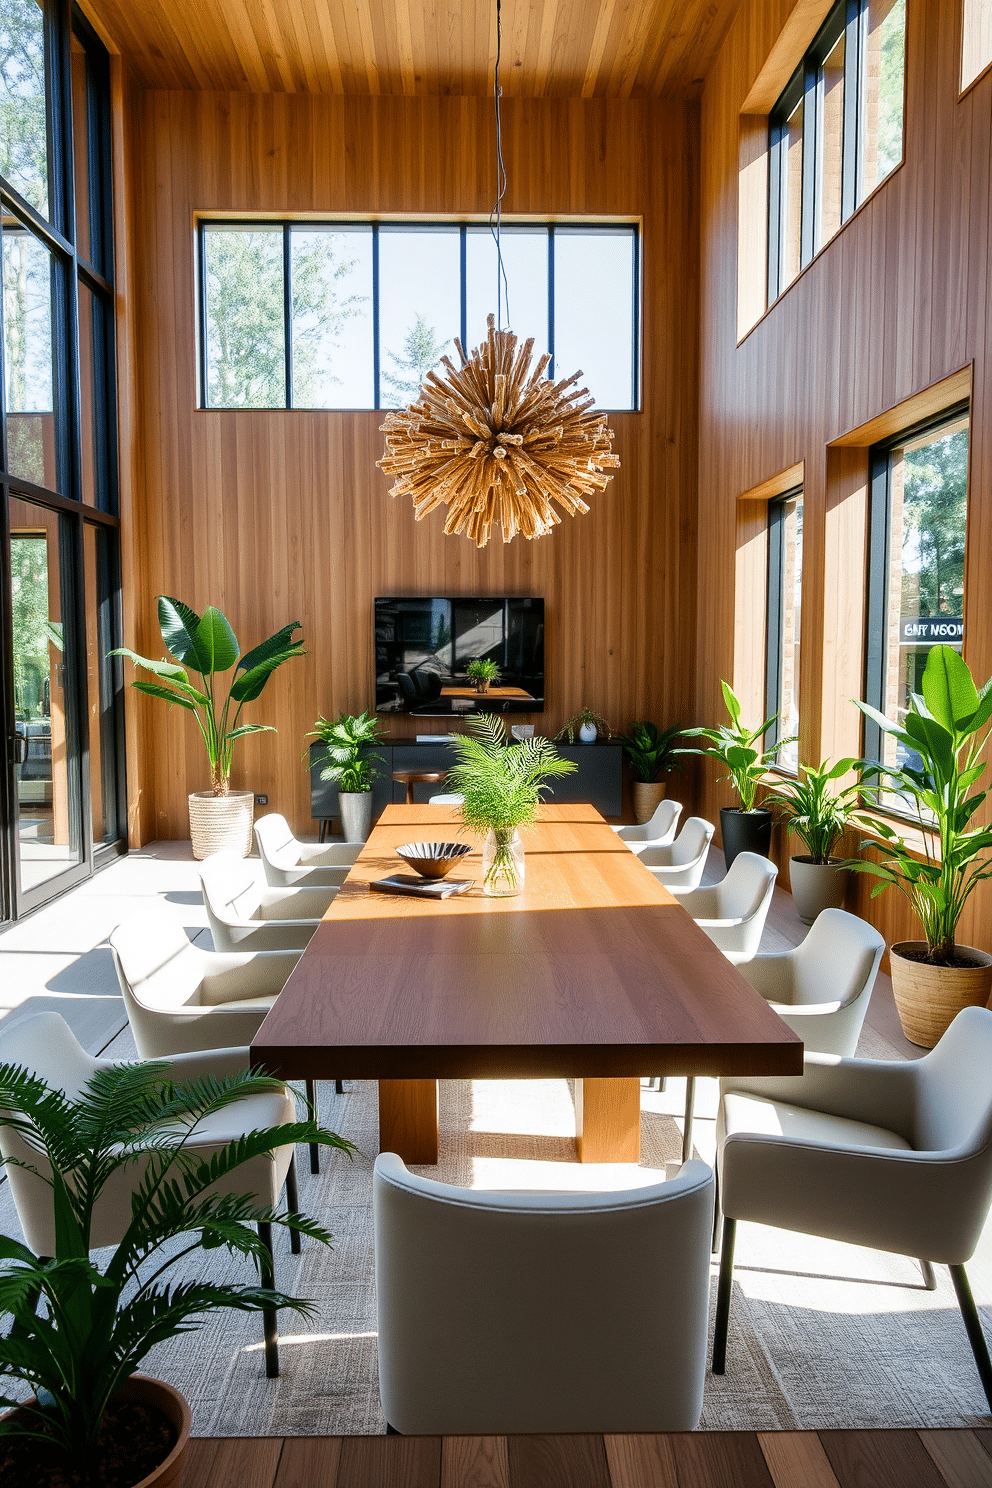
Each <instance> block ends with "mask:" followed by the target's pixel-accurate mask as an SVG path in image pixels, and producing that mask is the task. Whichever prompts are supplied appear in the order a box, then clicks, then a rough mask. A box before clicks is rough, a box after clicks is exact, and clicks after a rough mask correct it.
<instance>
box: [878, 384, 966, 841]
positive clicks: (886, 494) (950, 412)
mask: <svg viewBox="0 0 992 1488" xmlns="http://www.w3.org/2000/svg"><path fill="white" fill-rule="evenodd" d="M962 417H967V418H968V447H969V463H970V450H971V432H972V431H971V404H970V401H969V399H967V398H965V399H963V400H961V401H960V402H958V403H954V404H952V405H951V407H950V408H944V409H941V411H940V413H937V414H933V415H931V416H930V417H928V418H925V419H920V420H919V421H918V422H917V423H914V424H909V425H907V427H906V428H904V429H900V431H899V433H898V434H894V435H892V436H891V437H890V438H888V439H884V440H880V441H879V442H878V443H877V444H873V445H872V446H871V448H870V449H869V451H868V564H867V578H866V585H865V657H864V676H863V682H862V688H861V696H862V698H863V699H864V701H865V702H866V703H868V704H869V706H870V707H872V708H875V709H877V710H878V712H880V713H884V712H885V668H886V657H887V655H888V628H889V564H890V561H891V544H892V490H891V480H890V474H891V456H892V451H893V450H894V449H898V448H899V447H900V446H901V445H904V444H906V443H907V441H909V440H915V439H918V438H920V437H921V436H922V435H925V434H937V433H939V431H940V430H941V429H942V428H944V427H945V425H950V424H952V423H956V422H957V421H958V420H959V419H961V418H962ZM969 496H970V490H969ZM967 545H968V512H967V506H966V508H965V552H966V555H967ZM965 565H966V569H965V571H966V572H967V556H966V558H965ZM861 753H862V756H863V758H865V759H869V760H875V761H880V760H881V758H882V730H881V729H880V728H879V726H878V724H877V723H876V722H875V721H874V719H872V718H867V717H865V716H864V714H862V734H861ZM884 810H885V814H886V815H889V816H901V815H902V814H903V813H901V812H898V811H893V810H892V808H891V807H889V806H886V807H885V808H884Z"/></svg>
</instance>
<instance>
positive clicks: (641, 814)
mask: <svg viewBox="0 0 992 1488" xmlns="http://www.w3.org/2000/svg"><path fill="white" fill-rule="evenodd" d="M665 790H666V782H665V781H664V780H652V781H650V782H649V781H645V780H632V781H631V783H630V798H631V801H632V802H633V805H634V820H635V822H636V823H637V825H638V826H639V827H643V825H644V823H645V822H649V821H650V820H651V818H652V817H653V816H654V814H655V812H656V811H657V810H658V807H659V806H660V805H661V803H662V801H663V800H664V799H665Z"/></svg>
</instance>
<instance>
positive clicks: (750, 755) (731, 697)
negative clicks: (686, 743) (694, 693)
mask: <svg viewBox="0 0 992 1488" xmlns="http://www.w3.org/2000/svg"><path fill="white" fill-rule="evenodd" d="M720 686H721V687H722V688H723V701H724V703H725V704H726V708H727V712H728V714H729V715H730V727H729V728H728V727H727V725H726V724H721V725H720V726H719V727H718V728H712V729H711V728H690V729H685V730H684V731H683V733H684V737H685V738H686V739H707V740H709V748H708V749H693V748H688V749H677V750H676V751H675V753H676V754H702V755H706V756H707V757H708V758H709V759H713V760H716V761H717V763H718V764H721V765H724V766H725V767H726V770H727V774H726V775H723V776H721V777H720V778H721V779H722V780H730V781H732V782H733V786H734V789H735V790H736V792H737V795H738V797H739V799H740V803H741V810H742V811H753V810H754V803H755V800H756V798H757V794H758V786H759V785H760V784H761V782H762V780H763V778H764V776H765V772H766V771H768V770H770V769H771V768H772V767H773V766H774V764H775V760H776V758H777V756H778V752H779V750H780V749H781V748H782V747H783V746H784V745H786V744H792V743H794V741H795V738H796V736H795V735H794V734H793V735H792V736H791V737H790V738H788V739H777V740H776V741H775V743H774V744H773V745H772V746H771V747H770V748H769V749H763V748H762V747H761V745H762V743H763V741H764V737H765V734H766V733H767V732H768V730H769V729H770V728H771V727H772V725H773V724H774V723H775V722H776V720H777V718H778V714H777V713H774V714H772V716H771V718H766V719H765V721H764V723H763V724H761V726H760V727H759V728H756V729H753V730H752V729H749V728H748V727H747V726H746V724H743V723H742V722H741V705H740V700H739V698H738V697H737V694H736V693H735V692H734V689H733V688H732V687H731V686H730V684H729V683H727V682H724V681H723V679H722V678H721V680H720Z"/></svg>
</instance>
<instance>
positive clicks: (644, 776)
mask: <svg viewBox="0 0 992 1488" xmlns="http://www.w3.org/2000/svg"><path fill="white" fill-rule="evenodd" d="M681 737H682V730H681V729H680V728H679V727H678V726H677V725H675V724H673V725H672V727H671V728H667V729H664V730H661V729H659V728H658V726H657V724H654V723H632V724H631V725H630V733H629V734H623V735H621V738H620V743H621V744H622V745H623V752H624V754H625V755H626V756H627V759H628V761H629V762H630V768H631V770H632V771H633V772H634V778H635V780H641V781H643V782H644V784H645V785H651V784H653V782H654V781H656V780H658V779H660V778H661V776H662V775H667V774H668V773H669V772H670V771H671V770H676V769H678V762H677V761H676V758H675V741H676V739H680V738H681Z"/></svg>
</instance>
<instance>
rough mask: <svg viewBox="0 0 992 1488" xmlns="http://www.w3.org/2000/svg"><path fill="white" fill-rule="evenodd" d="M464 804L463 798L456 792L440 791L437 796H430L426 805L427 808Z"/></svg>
mask: <svg viewBox="0 0 992 1488" xmlns="http://www.w3.org/2000/svg"><path fill="white" fill-rule="evenodd" d="M464 802H465V797H464V796H461V795H459V794H458V793H457V791H447V792H444V791H442V793H441V794H440V795H439V796H430V797H429V798H428V801H427V804H428V806H462V805H464Z"/></svg>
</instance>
